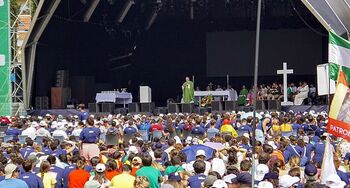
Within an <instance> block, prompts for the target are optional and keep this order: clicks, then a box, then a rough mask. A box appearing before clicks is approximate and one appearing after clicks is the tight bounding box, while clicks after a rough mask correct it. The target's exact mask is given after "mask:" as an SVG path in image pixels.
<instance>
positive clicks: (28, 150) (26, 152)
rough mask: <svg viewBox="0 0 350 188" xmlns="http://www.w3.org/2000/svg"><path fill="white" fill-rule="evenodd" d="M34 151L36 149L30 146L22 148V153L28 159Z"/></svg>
mask: <svg viewBox="0 0 350 188" xmlns="http://www.w3.org/2000/svg"><path fill="white" fill-rule="evenodd" d="M33 152H34V149H33V148H32V147H30V146H27V147H24V148H22V149H20V153H21V155H22V157H23V158H24V159H27V158H28V156H29V155H30V154H31V153H33Z"/></svg>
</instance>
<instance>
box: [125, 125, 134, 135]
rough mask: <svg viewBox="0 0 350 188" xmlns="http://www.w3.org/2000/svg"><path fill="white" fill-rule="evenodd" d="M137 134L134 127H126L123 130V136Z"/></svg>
mask: <svg viewBox="0 0 350 188" xmlns="http://www.w3.org/2000/svg"><path fill="white" fill-rule="evenodd" d="M136 132H137V130H136V128H135V127H126V128H125V129H124V133H125V134H135V133H136Z"/></svg>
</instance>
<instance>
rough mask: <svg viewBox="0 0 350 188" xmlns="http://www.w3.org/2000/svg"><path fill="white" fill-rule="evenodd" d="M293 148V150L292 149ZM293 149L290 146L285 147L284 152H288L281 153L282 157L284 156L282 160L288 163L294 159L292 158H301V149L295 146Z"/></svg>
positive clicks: (302, 150)
mask: <svg viewBox="0 0 350 188" xmlns="http://www.w3.org/2000/svg"><path fill="white" fill-rule="evenodd" d="M293 147H294V149H293ZM293 147H292V145H288V146H287V147H286V151H288V152H286V151H284V152H283V156H284V159H285V161H286V162H288V161H289V159H290V158H292V157H294V156H298V157H301V156H303V152H304V149H302V148H301V147H300V146H297V145H296V146H294V145H293Z"/></svg>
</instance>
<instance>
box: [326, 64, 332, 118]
mask: <svg viewBox="0 0 350 188" xmlns="http://www.w3.org/2000/svg"><path fill="white" fill-rule="evenodd" d="M326 75H328V80H327V81H328V83H327V87H328V93H327V103H328V113H329V111H330V110H331V97H330V95H331V77H330V75H329V63H328V64H327V65H326Z"/></svg>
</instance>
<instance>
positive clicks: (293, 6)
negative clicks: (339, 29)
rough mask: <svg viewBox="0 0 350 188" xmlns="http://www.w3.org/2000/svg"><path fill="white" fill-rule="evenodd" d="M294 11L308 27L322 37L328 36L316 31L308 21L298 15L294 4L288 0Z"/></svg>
mask: <svg viewBox="0 0 350 188" xmlns="http://www.w3.org/2000/svg"><path fill="white" fill-rule="evenodd" d="M289 2H290V4H291V6H292V8H293V10H294V12H295V13H296V14H297V16H298V17H299V19H300V20H301V21H302V22H303V23H304V24H305V25H306V26H307V27H308V28H309V29H311V30H312V31H313V32H315V33H316V34H318V35H320V36H323V37H328V35H326V34H323V33H321V32H319V31H317V30H316V29H314V28H313V27H312V26H311V25H310V24H309V23H307V22H306V20H305V19H304V18H303V17H302V16H301V15H300V13H299V11H298V10H297V9H296V7H295V4H294V2H293V1H292V0H289Z"/></svg>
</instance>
